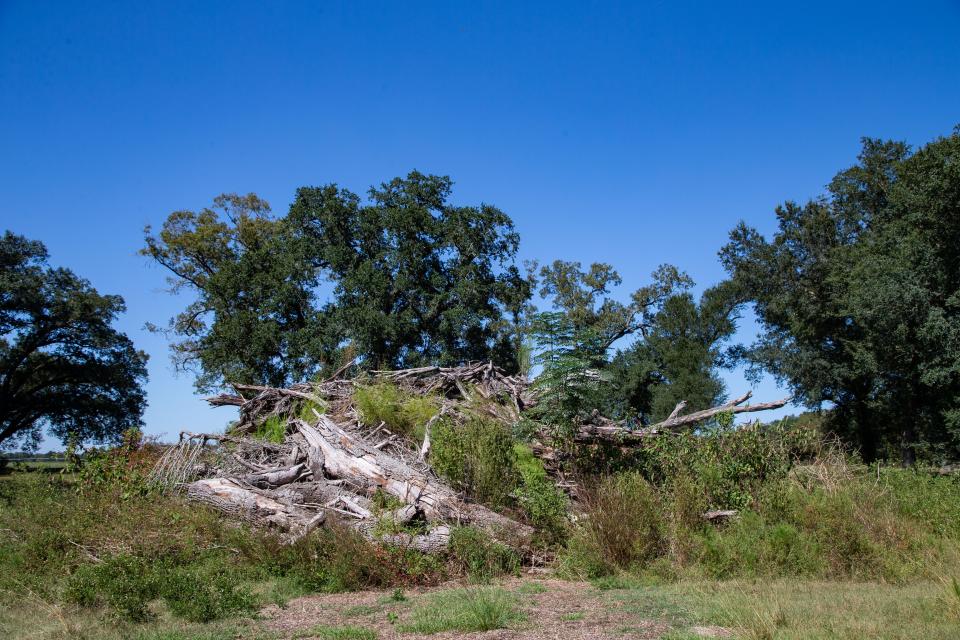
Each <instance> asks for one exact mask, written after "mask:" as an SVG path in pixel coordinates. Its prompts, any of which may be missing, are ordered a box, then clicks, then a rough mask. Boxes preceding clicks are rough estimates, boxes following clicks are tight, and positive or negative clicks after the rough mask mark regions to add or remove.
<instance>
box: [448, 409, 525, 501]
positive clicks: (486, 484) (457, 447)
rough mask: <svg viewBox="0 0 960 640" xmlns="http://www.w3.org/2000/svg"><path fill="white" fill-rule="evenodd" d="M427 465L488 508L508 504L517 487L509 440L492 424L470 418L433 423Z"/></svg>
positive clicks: (490, 421) (500, 428)
mask: <svg viewBox="0 0 960 640" xmlns="http://www.w3.org/2000/svg"><path fill="white" fill-rule="evenodd" d="M431 441H432V443H433V448H432V449H431V453H430V463H431V465H432V466H433V468H434V470H435V471H436V472H437V473H438V474H440V475H441V476H443V477H444V478H446V479H447V480H449V481H450V482H451V483H452V484H453V485H454V486H456V487H457V488H460V489H463V490H465V491H467V493H469V494H470V496H471V497H473V498H475V499H476V500H478V501H480V502H483V503H486V504H488V505H490V506H492V507H495V508H496V507H503V506H506V505H508V504H509V503H510V502H511V493H512V492H513V491H514V488H515V487H516V486H517V485H518V477H517V472H516V466H515V461H514V452H513V436H512V434H511V433H510V431H508V430H507V429H506V428H505V427H504V426H503V425H502V424H500V423H499V422H497V421H495V420H489V419H486V418H480V417H471V418H469V419H468V420H467V421H466V423H465V424H463V425H456V424H454V423H453V422H451V421H449V420H443V419H441V420H437V421H436V422H435V423H434V426H433V431H432V437H431Z"/></svg>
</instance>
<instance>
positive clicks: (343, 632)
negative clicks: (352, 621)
mask: <svg viewBox="0 0 960 640" xmlns="http://www.w3.org/2000/svg"><path fill="white" fill-rule="evenodd" d="M295 637H297V638H323V640H377V632H376V631H374V630H373V629H366V628H364V627H354V626H345V627H330V626H327V625H322V624H321V625H317V626H315V627H312V628H310V629H308V630H306V631H301V632H299V633H298V634H297V635H296V636H295Z"/></svg>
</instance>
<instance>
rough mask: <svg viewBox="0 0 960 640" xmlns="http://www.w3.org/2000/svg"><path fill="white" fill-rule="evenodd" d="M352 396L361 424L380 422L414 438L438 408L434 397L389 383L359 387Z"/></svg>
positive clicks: (420, 434) (376, 423)
mask: <svg viewBox="0 0 960 640" xmlns="http://www.w3.org/2000/svg"><path fill="white" fill-rule="evenodd" d="M353 399H354V403H355V404H356V407H357V411H358V412H359V414H360V419H361V420H362V421H363V422H364V424H367V425H370V426H377V425H379V424H380V423H381V422H382V423H385V424H386V425H387V428H388V429H390V430H391V431H393V432H394V433H399V434H401V435H405V436H408V437H411V438H414V439H417V440H419V439H422V438H423V434H424V431H423V430H424V426H425V425H426V424H427V422H428V421H429V420H430V419H431V418H433V417H434V416H435V415H437V412H438V411H439V410H440V404H439V402H438V401H437V399H436V398H434V397H432V396H419V395H416V394H412V393H409V392H408V391H405V390H403V389H401V388H399V387H397V386H396V385H393V384H390V383H389V382H380V383H377V384H373V385H370V386H366V387H359V388H358V389H357V390H356V392H355V393H354V397H353Z"/></svg>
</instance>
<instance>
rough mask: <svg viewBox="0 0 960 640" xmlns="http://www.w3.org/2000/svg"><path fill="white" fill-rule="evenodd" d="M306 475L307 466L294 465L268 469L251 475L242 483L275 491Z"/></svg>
mask: <svg viewBox="0 0 960 640" xmlns="http://www.w3.org/2000/svg"><path fill="white" fill-rule="evenodd" d="M306 473H308V471H307V465H305V464H296V465H293V466H292V467H287V468H283V469H270V470H268V471H263V472H260V473H251V474H249V475H248V476H246V477H245V478H244V481H246V483H247V484H250V485H253V486H254V487H258V488H260V489H275V488H277V487H281V486H283V485H285V484H290V483H291V482H295V481H297V480H299V479H300V478H301V477H303V476H304V475H305V474H306Z"/></svg>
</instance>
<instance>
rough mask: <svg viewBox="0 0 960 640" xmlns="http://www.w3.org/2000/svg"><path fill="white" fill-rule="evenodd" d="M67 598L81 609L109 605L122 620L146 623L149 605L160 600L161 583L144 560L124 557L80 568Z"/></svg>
mask: <svg viewBox="0 0 960 640" xmlns="http://www.w3.org/2000/svg"><path fill="white" fill-rule="evenodd" d="M64 596H65V598H66V599H67V601H68V602H73V603H75V604H78V605H81V606H86V607H90V606H95V605H106V606H108V607H109V608H110V609H111V610H112V611H113V612H114V613H115V614H116V615H117V616H118V617H120V618H123V619H125V620H130V621H133V622H143V621H146V620H148V619H149V618H150V612H149V610H148V609H147V605H148V604H149V603H150V601H151V600H153V599H154V598H156V597H157V583H156V580H155V576H154V575H153V572H152V571H151V569H150V567H149V565H148V564H147V563H146V562H145V561H144V560H143V559H142V558H137V557H135V556H130V555H126V554H121V555H117V556H113V557H110V558H107V559H105V560H104V561H103V562H101V563H98V564H94V565H84V566H82V567H80V568H79V569H78V570H77V572H76V573H74V574H73V575H72V576H71V578H70V580H69V582H68V583H67V588H66V591H65V594H64Z"/></svg>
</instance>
